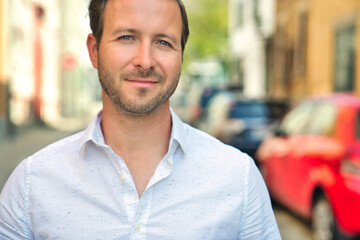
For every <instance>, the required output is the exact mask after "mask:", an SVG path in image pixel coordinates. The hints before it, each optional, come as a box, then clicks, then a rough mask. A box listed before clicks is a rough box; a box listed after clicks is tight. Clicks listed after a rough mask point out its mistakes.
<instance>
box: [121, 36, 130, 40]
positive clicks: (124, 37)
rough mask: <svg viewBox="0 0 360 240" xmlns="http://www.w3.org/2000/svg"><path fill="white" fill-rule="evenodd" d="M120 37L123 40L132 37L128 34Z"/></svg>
mask: <svg viewBox="0 0 360 240" xmlns="http://www.w3.org/2000/svg"><path fill="white" fill-rule="evenodd" d="M119 39H121V40H131V39H132V37H131V36H128V35H125V36H121V37H120V38H119Z"/></svg>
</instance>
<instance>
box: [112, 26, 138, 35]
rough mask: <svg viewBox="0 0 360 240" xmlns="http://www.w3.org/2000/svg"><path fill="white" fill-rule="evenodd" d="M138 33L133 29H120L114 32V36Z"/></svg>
mask: <svg viewBox="0 0 360 240" xmlns="http://www.w3.org/2000/svg"><path fill="white" fill-rule="evenodd" d="M137 32H138V31H137V30H135V29H133V28H118V29H116V30H115V31H114V32H113V35H118V34H122V33H137Z"/></svg>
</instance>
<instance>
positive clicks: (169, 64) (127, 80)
mask: <svg viewBox="0 0 360 240" xmlns="http://www.w3.org/2000/svg"><path fill="white" fill-rule="evenodd" d="M181 30H182V22H181V14H180V10H179V6H178V4H177V2H176V1H174V0H109V1H108V3H107V5H106V8H105V13H104V31H103V36H102V39H101V42H100V45H99V46H98V50H97V61H95V62H94V60H93V59H92V62H93V64H94V66H95V67H97V68H98V71H99V79H100V83H101V85H102V87H103V89H104V91H105V92H106V93H107V95H108V96H109V98H110V100H111V102H112V103H113V104H114V105H115V107H116V109H117V110H118V111H122V112H126V113H130V114H137V115H138V114H140V115H143V114H147V113H150V112H152V111H153V110H155V109H156V108H157V107H158V106H160V105H162V104H163V103H165V102H167V101H168V99H169V97H170V96H171V95H172V93H173V92H174V91H175V89H176V86H177V84H178V81H179V77H180V72H181V63H182V52H181ZM98 44H99V43H98ZM89 51H90V50H89ZM90 55H91V54H90Z"/></svg>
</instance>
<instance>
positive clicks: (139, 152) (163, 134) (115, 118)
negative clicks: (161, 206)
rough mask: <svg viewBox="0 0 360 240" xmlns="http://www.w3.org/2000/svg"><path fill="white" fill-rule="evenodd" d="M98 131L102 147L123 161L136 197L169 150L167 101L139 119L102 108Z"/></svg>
mask: <svg viewBox="0 0 360 240" xmlns="http://www.w3.org/2000/svg"><path fill="white" fill-rule="evenodd" d="M101 128H102V131H103V134H104V139H105V142H106V144H107V145H109V146H110V147H111V148H112V150H113V151H114V152H115V153H116V154H117V155H119V156H120V157H121V158H122V159H123V160H124V161H125V163H126V165H127V167H128V169H129V171H130V173H131V175H132V177H133V180H134V182H135V185H136V188H137V191H138V195H139V197H140V196H141V195H142V193H143V191H144V190H145V187H146V185H147V183H148V181H149V179H150V178H151V176H152V175H153V173H154V171H155V169H156V167H157V165H158V164H159V162H160V161H161V159H162V158H163V157H164V156H165V154H166V153H167V150H168V147H169V140H170V136H171V113H170V107H169V102H167V103H165V104H163V105H162V106H160V107H159V108H158V109H157V110H156V113H154V114H151V115H148V116H141V117H134V116H127V115H126V114H122V113H119V112H118V111H117V110H116V109H115V108H112V107H109V105H104V108H103V121H102V124H101Z"/></svg>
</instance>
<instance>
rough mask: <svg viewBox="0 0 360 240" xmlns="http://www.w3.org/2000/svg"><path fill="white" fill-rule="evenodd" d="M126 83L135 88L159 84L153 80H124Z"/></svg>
mask: <svg viewBox="0 0 360 240" xmlns="http://www.w3.org/2000/svg"><path fill="white" fill-rule="evenodd" d="M126 81H127V82H129V83H131V84H133V85H135V86H137V87H152V86H154V85H156V84H157V83H159V82H158V81H157V80H153V79H126Z"/></svg>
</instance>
